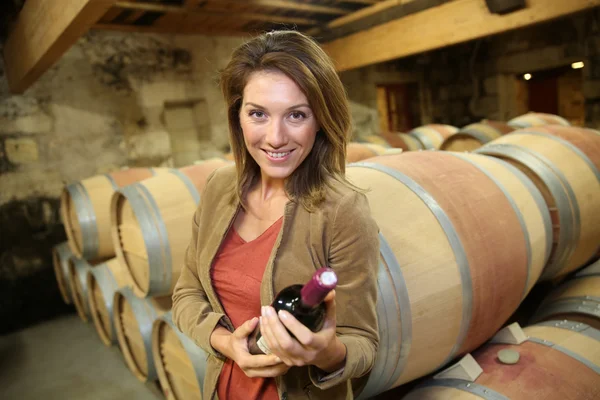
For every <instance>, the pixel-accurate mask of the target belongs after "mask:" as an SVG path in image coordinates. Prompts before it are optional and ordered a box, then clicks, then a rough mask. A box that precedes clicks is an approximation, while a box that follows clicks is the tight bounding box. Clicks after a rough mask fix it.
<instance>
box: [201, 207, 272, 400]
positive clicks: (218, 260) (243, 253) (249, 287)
mask: <svg viewBox="0 0 600 400" xmlns="http://www.w3.org/2000/svg"><path fill="white" fill-rule="evenodd" d="M282 223H283V218H280V219H279V220H277V221H276V222H275V223H274V224H273V225H271V226H270V227H269V228H268V229H267V230H266V231H264V232H263V233H262V234H261V235H260V236H259V237H257V238H256V239H254V240H252V241H250V242H246V241H245V240H244V239H242V238H241V237H240V236H239V235H238V233H237V232H236V231H235V229H234V228H233V227H231V229H229V232H228V233H227V236H226V237H225V240H224V241H223V243H222V244H221V247H220V249H219V251H218V253H217V256H216V257H215V260H214V263H213V266H212V269H211V277H212V282H213V286H214V289H215V291H216V293H217V296H218V298H219V300H220V301H221V304H222V305H223V308H224V309H225V314H227V316H228V317H229V319H230V320H231V322H232V324H233V326H234V327H235V328H236V329H237V328H238V327H239V326H240V325H242V324H243V323H244V322H246V321H247V320H249V319H252V318H254V317H258V316H260V306H261V304H260V283H261V281H262V278H263V274H264V272H265V268H266V266H267V261H268V260H269V256H270V255H271V251H272V250H273V246H274V245H275V240H276V239H277V235H278V233H279V231H280V229H281V224H282ZM217 393H218V396H219V399H221V400H236V399H239V400H258V399H260V400H278V399H279V395H278V393H277V385H276V384H275V380H274V379H273V378H249V377H248V376H246V374H245V373H244V371H242V369H241V368H240V367H238V365H237V364H236V363H234V362H233V361H232V360H227V361H226V362H225V365H224V366H223V369H222V371H221V375H220V376H219V384H218V387H217Z"/></svg>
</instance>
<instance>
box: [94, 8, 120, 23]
mask: <svg viewBox="0 0 600 400" xmlns="http://www.w3.org/2000/svg"><path fill="white" fill-rule="evenodd" d="M122 12H123V10H122V9H120V8H116V7H112V8H111V9H110V10H108V11H107V12H106V14H104V15H103V16H102V18H100V20H99V21H98V22H99V23H107V24H109V23H110V22H111V21H112V20H114V19H115V18H117V17H118V16H119V15H120V14H121V13H122Z"/></svg>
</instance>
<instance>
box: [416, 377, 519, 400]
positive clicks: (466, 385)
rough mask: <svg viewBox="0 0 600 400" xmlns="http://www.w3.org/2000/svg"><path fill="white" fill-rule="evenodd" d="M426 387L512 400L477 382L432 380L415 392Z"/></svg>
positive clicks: (493, 398) (492, 398)
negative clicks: (450, 389) (445, 388)
mask: <svg viewBox="0 0 600 400" xmlns="http://www.w3.org/2000/svg"><path fill="white" fill-rule="evenodd" d="M426 387H447V388H452V389H458V390H462V391H464V392H469V393H472V394H474V395H476V396H478V397H481V398H482V399H486V400H510V399H509V398H508V397H506V396H504V395H503V394H500V393H498V392H496V391H494V390H492V389H489V388H487V387H485V386H482V385H479V384H477V383H475V382H469V381H465V380H463V379H430V380H428V381H427V382H425V383H423V384H421V385H419V386H417V387H416V389H415V390H418V389H419V388H426Z"/></svg>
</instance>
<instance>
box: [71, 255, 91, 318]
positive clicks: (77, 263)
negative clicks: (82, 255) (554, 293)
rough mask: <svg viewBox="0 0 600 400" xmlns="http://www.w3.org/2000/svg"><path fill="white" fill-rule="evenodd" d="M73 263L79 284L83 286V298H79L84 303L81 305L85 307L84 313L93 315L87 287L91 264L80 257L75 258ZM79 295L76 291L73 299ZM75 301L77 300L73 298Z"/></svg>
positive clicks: (87, 315)
mask: <svg viewBox="0 0 600 400" xmlns="http://www.w3.org/2000/svg"><path fill="white" fill-rule="evenodd" d="M73 261H74V262H73V265H74V267H75V273H76V274H77V280H78V281H79V285H80V286H81V293H80V294H81V299H79V300H80V301H81V302H82V303H83V304H81V307H82V308H83V310H82V311H83V313H84V314H85V315H86V317H90V316H91V312H90V307H89V305H88V301H87V297H88V287H87V273H88V270H90V269H91V268H90V266H89V264H88V263H87V262H86V261H84V260H80V259H78V258H73ZM76 297H77V295H76V293H74V294H73V299H75V298H76ZM73 301H75V300H73Z"/></svg>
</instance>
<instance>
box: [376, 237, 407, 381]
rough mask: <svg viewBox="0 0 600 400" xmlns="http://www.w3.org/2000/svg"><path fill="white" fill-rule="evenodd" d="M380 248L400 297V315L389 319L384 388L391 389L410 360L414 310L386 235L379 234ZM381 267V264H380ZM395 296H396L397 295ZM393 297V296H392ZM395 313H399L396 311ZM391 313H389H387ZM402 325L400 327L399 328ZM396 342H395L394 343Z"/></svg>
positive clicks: (400, 269)
mask: <svg viewBox="0 0 600 400" xmlns="http://www.w3.org/2000/svg"><path fill="white" fill-rule="evenodd" d="M379 250H380V252H381V256H382V257H383V260H384V261H385V263H386V264H387V266H388V269H389V273H390V276H391V277H392V280H391V282H389V284H388V285H390V284H391V286H392V287H390V286H388V288H390V289H393V290H394V293H395V294H396V296H397V298H398V308H399V310H400V315H399V316H398V317H399V319H398V318H395V319H394V320H392V321H388V328H389V329H390V331H389V332H388V339H389V341H388V346H389V347H387V348H386V350H387V352H388V355H387V359H388V365H387V369H384V371H387V374H388V376H387V377H386V378H387V382H385V383H384V384H385V387H384V390H387V389H391V387H392V385H393V383H394V382H396V381H397V380H398V379H399V378H400V375H402V372H403V370H404V367H405V366H406V362H407V361H408V355H409V353H410V348H411V344H412V312H411V308H410V298H409V297H408V287H407V286H406V280H405V279H404V276H403V274H402V268H401V267H400V264H399V263H398V260H397V259H396V256H395V255H394V251H393V250H392V248H391V247H390V245H389V243H388V242H387V240H386V239H385V237H384V236H383V235H382V234H381V233H380V234H379ZM380 267H381V266H380ZM396 296H394V297H396ZM392 298H393V297H392ZM394 314H397V312H395V313H394ZM386 315H389V314H386ZM398 325H400V329H398V328H399V327H398ZM399 337H400V339H401V341H400V342H401V343H400V344H399V345H398V344H397V342H398V338H399ZM394 343H395V344H394ZM390 364H391V365H390Z"/></svg>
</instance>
